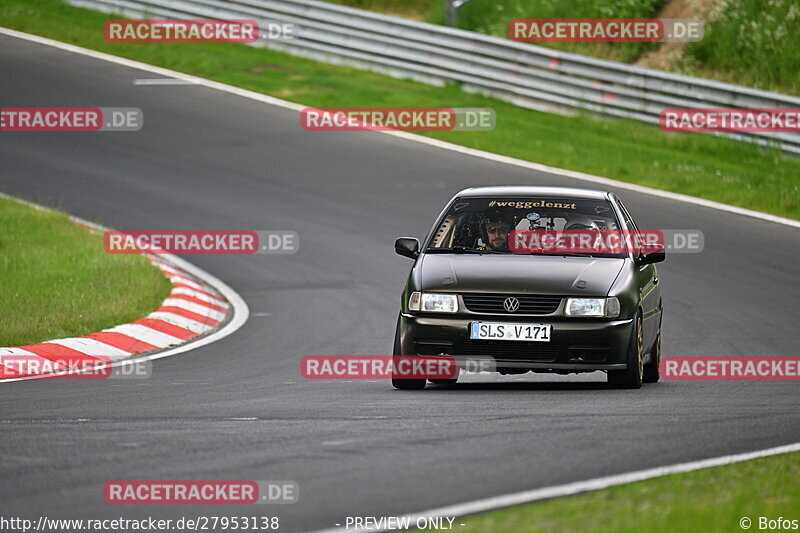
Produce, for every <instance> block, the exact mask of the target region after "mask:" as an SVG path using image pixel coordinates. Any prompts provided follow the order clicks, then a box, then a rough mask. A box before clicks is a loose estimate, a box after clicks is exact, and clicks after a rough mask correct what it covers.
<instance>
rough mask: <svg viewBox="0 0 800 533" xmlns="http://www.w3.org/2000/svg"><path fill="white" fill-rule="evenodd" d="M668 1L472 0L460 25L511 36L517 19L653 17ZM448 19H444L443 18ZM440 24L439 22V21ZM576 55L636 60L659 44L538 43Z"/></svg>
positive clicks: (462, 11) (463, 11)
mask: <svg viewBox="0 0 800 533" xmlns="http://www.w3.org/2000/svg"><path fill="white" fill-rule="evenodd" d="M665 3H666V0H592V1H591V2H587V1H586V0H502V1H499V2H495V1H487V0H472V1H471V2H470V3H468V4H466V5H464V6H463V7H462V8H460V9H459V10H458V26H459V27H460V28H464V29H468V30H472V31H477V32H480V33H486V34H489V35H494V36H496V37H502V38H507V37H508V23H509V21H510V20H511V19H517V18H652V17H656V16H658V13H659V12H660V10H661V8H662V7H663V5H664V4H665ZM443 20H444V19H442V21H443ZM436 22H437V23H440V22H439V21H436ZM536 44H540V45H542V46H547V47H548V48H555V49H557V50H563V51H566V52H574V53H576V54H586V55H592V56H596V57H602V58H605V59H612V60H614V61H624V62H632V61H635V60H636V59H637V58H639V57H640V56H641V55H642V54H643V53H645V52H648V51H650V50H655V49H656V48H658V47H659V43H536Z"/></svg>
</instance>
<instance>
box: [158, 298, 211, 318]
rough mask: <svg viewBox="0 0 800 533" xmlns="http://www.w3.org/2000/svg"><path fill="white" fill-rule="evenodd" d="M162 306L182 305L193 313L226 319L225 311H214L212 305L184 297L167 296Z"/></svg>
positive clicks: (182, 307)
mask: <svg viewBox="0 0 800 533" xmlns="http://www.w3.org/2000/svg"><path fill="white" fill-rule="evenodd" d="M161 306H162V307H180V308H181V309H185V310H187V311H191V312H192V313H197V314H198V315H203V316H207V317H208V318H213V319H214V320H224V319H225V313H220V312H219V311H214V310H213V309H211V308H210V307H207V306H205V305H200V304H196V303H194V302H190V301H188V300H184V299H183V298H167V299H166V300H164V302H163V303H162V304H161Z"/></svg>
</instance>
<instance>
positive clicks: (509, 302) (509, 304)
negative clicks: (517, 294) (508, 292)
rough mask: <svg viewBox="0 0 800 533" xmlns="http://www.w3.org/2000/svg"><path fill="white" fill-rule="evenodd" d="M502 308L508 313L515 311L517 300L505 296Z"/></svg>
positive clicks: (517, 304)
mask: <svg viewBox="0 0 800 533" xmlns="http://www.w3.org/2000/svg"><path fill="white" fill-rule="evenodd" d="M503 308H504V309H505V310H506V311H507V312H509V313H516V312H517V309H519V300H517V299H516V298H514V297H513V296H512V297H510V298H506V299H505V301H504V302H503Z"/></svg>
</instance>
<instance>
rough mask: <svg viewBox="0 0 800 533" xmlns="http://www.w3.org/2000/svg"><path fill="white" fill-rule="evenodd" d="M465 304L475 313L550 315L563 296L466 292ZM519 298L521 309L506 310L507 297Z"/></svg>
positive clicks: (464, 296)
mask: <svg viewBox="0 0 800 533" xmlns="http://www.w3.org/2000/svg"><path fill="white" fill-rule="evenodd" d="M462 297H463V298H464V305H466V306H467V309H469V310H470V311H472V312H473V313H500V314H504V315H511V314H513V315H549V314H551V313H555V312H556V309H558V306H559V305H561V296H542V295H522V294H464V295H462ZM510 297H513V298H516V299H517V300H519V309H517V310H516V311H515V312H513V313H509V312H508V311H506V309H505V307H503V303H504V302H505V301H506V298H510Z"/></svg>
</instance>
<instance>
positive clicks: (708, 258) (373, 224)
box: [0, 36, 800, 532]
mask: <svg viewBox="0 0 800 533" xmlns="http://www.w3.org/2000/svg"><path fill="white" fill-rule="evenodd" d="M0 71H2V72H4V73H6V75H4V76H2V77H1V78H0V103H2V105H3V106H9V107H22V106H36V107H47V106H90V107H139V108H141V109H142V110H143V111H144V117H145V125H144V128H143V129H142V130H140V131H138V132H117V133H105V132H104V133H11V132H7V133H3V134H0V162H1V163H0V190H2V191H3V192H6V193H9V194H14V195H19V196H23V197H25V198H28V199H31V200H34V201H37V202H40V203H43V204H46V205H51V206H55V207H60V208H63V209H66V210H68V211H69V212H71V213H73V214H75V215H77V216H80V217H83V218H87V219H90V220H94V221H97V222H100V223H102V224H105V225H107V226H111V227H113V228H116V229H122V230H144V229H169V230H175V229H198V230H211V229H213V230H293V231H296V232H297V233H298V234H299V239H300V250H299V252H298V253H297V254H294V255H251V256H236V255H196V256H191V257H187V258H188V259H189V260H191V261H192V262H194V263H195V264H197V265H198V266H200V267H202V268H204V269H206V270H208V271H209V272H211V273H212V274H214V275H216V276H217V277H219V278H220V279H222V280H224V281H225V282H226V283H227V284H229V285H230V286H231V287H233V288H234V289H235V290H236V291H237V292H238V293H239V294H240V295H241V296H242V297H243V298H244V299H245V301H246V302H247V304H248V306H249V307H250V311H251V317H250V319H249V321H248V322H247V324H245V325H244V326H243V327H242V328H241V329H240V330H239V331H238V332H236V333H235V334H233V335H232V336H229V337H227V338H225V339H223V340H221V341H219V342H216V343H213V344H211V345H209V346H205V347H202V348H200V349H197V350H193V351H190V352H188V353H184V354H181V355H178V356H175V357H169V358H166V359H161V360H157V361H155V362H154V369H153V375H152V378H151V379H147V380H88V381H84V380H35V381H28V382H15V383H4V384H0V405H2V413H0V422H2V437H1V438H0V449H1V450H2V456H3V460H2V461H0V480H2V482H0V511H1V512H0V514H2V515H3V516H20V517H28V518H34V519H35V518H36V517H38V516H40V515H46V516H48V517H50V518H115V517H120V516H122V517H128V518H144V517H147V516H154V517H162V518H178V517H181V516H195V517H196V516H202V515H206V516H207V515H217V516H226V515H227V516H245V515H274V516H279V517H280V520H281V531H290V532H291V531H310V530H315V529H321V528H326V527H333V526H334V524H336V523H341V522H343V521H344V518H345V517H346V516H348V515H351V516H352V515H360V516H364V515H367V516H384V515H396V514H405V513H410V512H415V511H422V510H425V509H431V508H436V507H441V506H445V505H449V504H454V503H459V502H464V501H468V500H473V499H477V498H484V497H489V496H495V495H500V494H506V493H509V492H516V491H521V490H526V489H532V488H537V487H545V486H550V485H555V484H561V483H566V482H571V481H578V480H583V479H588V478H592V477H597V476H603V475H610V474H616V473H622V472H628V471H632V470H638V469H643V468H648V467H654V466H659V465H666V464H672V463H676V462H682V461H689V460H694V459H702V458H706V457H714V456H718V455H723V454H729V453H738V452H746V451H751V450H757V449H762V448H767V447H771V446H778V445H782V444H788V443H792V442H797V441H800V409H798V395H797V393H798V389H797V384H796V382H791V381H749V382H736V381H732V382H714V381H669V382H663V381H662V382H661V383H658V384H655V385H645V386H644V387H643V388H642V389H641V390H638V391H637V390H612V389H609V388H607V387H606V385H605V376H604V375H602V374H591V375H584V376H567V377H560V376H548V375H533V374H526V375H522V376H510V377H500V376H498V377H496V378H493V377H487V376H485V375H471V376H469V377H468V378H467V379H465V380H464V382H463V383H459V384H458V385H457V386H455V387H440V386H429V387H428V389H426V390H425V391H422V392H401V391H395V390H393V389H392V388H391V386H390V384H389V383H388V382H383V381H380V382H379V381H318V380H305V379H303V378H302V377H301V376H300V371H299V361H300V358H301V357H302V356H304V355H324V354H337V355H345V354H359V355H365V354H389V353H391V351H390V350H391V346H392V341H393V335H394V328H395V320H396V317H397V313H398V309H399V298H400V291H401V289H402V287H403V284H404V282H405V277H406V275H407V273H408V270H409V267H410V265H411V262H410V260H408V259H405V258H402V257H400V256H397V255H395V253H394V250H393V242H394V239H395V238H396V237H398V236H402V235H410V236H418V237H423V236H424V235H425V234H426V233H427V231H428V229H429V228H430V225H431V224H432V222H433V220H434V218H435V217H436V215H437V214H438V213H439V211H440V209H441V208H442V207H443V205H444V203H445V202H446V201H447V200H448V199H449V198H450V197H451V196H452V194H454V193H455V192H456V191H458V190H460V189H462V188H464V187H468V186H476V185H491V184H530V185H565V186H579V187H580V186H584V187H592V188H593V185H592V184H587V183H585V182H581V181H578V180H575V179H571V178H565V177H562V176H558V175H548V174H545V173H538V172H532V171H530V170H525V169H522V168H517V167H514V166H509V165H504V164H499V163H494V162H491V161H487V160H483V159H479V158H475V157H472V156H468V155H464V154H458V153H454V152H450V151H446V150H442V149H439V148H435V147H431V146H428V145H423V144H419V143H414V142H410V141H407V140H403V139H398V138H395V137H392V136H388V135H382V134H378V133H344V132H338V133H332V132H308V131H303V130H302V129H301V128H300V125H299V120H298V114H297V113H296V112H295V111H291V110H287V109H283V108H279V107H274V106H270V105H265V104H263V103H259V102H255V101H251V100H248V99H246V98H242V97H239V96H234V95H230V94H226V93H224V92H219V91H215V90H212V89H208V88H204V87H202V86H192V85H180V86H139V85H134V83H133V80H135V79H138V78H154V77H156V76H155V75H154V74H152V73H149V72H144V71H139V70H135V69H131V68H127V67H123V66H119V65H115V64H111V63H108V62H104V61H100V60H97V59H93V58H89V57H85V56H81V55H77V54H73V53H68V52H65V51H61V50H58V49H54V48H51V47H47V46H44V45H40V44H35V43H31V42H27V41H23V40H18V39H14V38H10V37H5V36H2V37H0ZM616 192H617V193H618V194H619V195H620V196H621V197H622V199H623V200H624V201H625V202H626V204H627V206H628V208H629V209H630V210H631V211H632V214H633V216H634V217H636V219H637V221H638V222H639V225H640V226H642V227H646V228H680V229H687V228H696V229H701V230H702V231H703V232H704V234H705V250H704V251H703V252H702V253H698V254H673V255H670V256H668V258H667V261H666V262H665V263H664V264H663V265H661V266H659V268H660V277H661V280H662V281H661V283H662V284H663V285H662V290H663V294H664V298H665V303H664V307H665V316H664V324H663V334H664V338H663V346H664V353H665V355H666V356H675V355H717V356H727V355H730V356H735V355H773V356H787V355H797V346H798V344H800V343H799V342H798V341H799V340H800V336H799V335H800V333H798V332H799V331H800V329H798V327H797V307H796V306H797V301H798V296H799V295H800V291H799V290H798V281H797V273H798V267H797V264H798V259H800V254H799V253H798V250H800V232H798V231H797V229H794V228H790V227H785V226H781V225H778V224H774V223H770V222H765V221H761V220H756V219H752V218H747V217H743V216H740V215H734V214H729V213H725V212H721V211H717V210H712V209H708V208H704V207H699V206H696V205H689V204H685V203H680V202H677V201H673V200H667V199H663V198H658V197H654V196H649V195H644V194H639V193H633V192H630V191H626V190H617V191H616ZM235 419H240V420H235ZM241 419H244V420H241ZM124 479H243V480H245V479H246V480H251V479H252V480H293V481H296V482H298V483H299V487H300V500H299V502H298V503H296V504H293V505H281V506H244V507H243V506H176V505H161V506H155V505H153V506H141V505H109V504H106V503H105V502H104V500H103V494H102V488H103V484H104V483H105V482H106V481H109V480H124ZM731 527H734V525H732V526H731Z"/></svg>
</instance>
